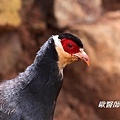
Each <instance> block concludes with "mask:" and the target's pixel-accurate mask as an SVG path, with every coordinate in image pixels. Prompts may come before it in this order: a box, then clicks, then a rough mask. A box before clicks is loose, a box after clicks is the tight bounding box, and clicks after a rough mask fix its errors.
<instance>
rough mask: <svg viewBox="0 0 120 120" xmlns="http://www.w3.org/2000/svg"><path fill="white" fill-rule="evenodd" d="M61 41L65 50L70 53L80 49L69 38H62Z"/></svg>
mask: <svg viewBox="0 0 120 120" xmlns="http://www.w3.org/2000/svg"><path fill="white" fill-rule="evenodd" d="M61 43H62V46H63V49H64V50H65V52H68V53H69V54H71V55H72V54H75V53H78V52H79V51H80V50H79V49H80V48H79V47H78V46H77V44H76V43H74V42H73V41H72V40H70V39H66V38H63V39H62V41H61Z"/></svg>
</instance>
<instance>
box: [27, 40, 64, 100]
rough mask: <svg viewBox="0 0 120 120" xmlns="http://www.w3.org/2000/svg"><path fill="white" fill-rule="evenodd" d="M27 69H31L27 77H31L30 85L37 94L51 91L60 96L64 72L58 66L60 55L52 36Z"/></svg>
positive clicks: (55, 95) (52, 94) (54, 96)
mask: <svg viewBox="0 0 120 120" xmlns="http://www.w3.org/2000/svg"><path fill="white" fill-rule="evenodd" d="M27 71H29V76H27V78H28V79H29V78H30V79H31V82H30V83H29V84H30V85H29V87H30V89H32V90H33V91H34V92H35V94H40V96H41V92H39V91H43V93H45V94H49V93H50V94H51V95H50V96H53V98H54V99H55V98H56V97H57V96H58V94H59V90H60V88H61V85H62V80H61V79H62V74H61V73H60V71H59V68H58V55H57V52H56V49H55V45H54V41H53V40H52V39H51V38H50V40H48V41H47V42H46V43H45V44H44V45H43V46H42V48H41V49H40V50H39V51H38V53H37V56H36V58H35V60H34V62H33V64H32V65H31V66H30V67H28V68H27V69H26V71H25V72H27ZM50 90H51V92H50ZM43 95H44V94H43ZM37 96H39V95H37ZM48 96H49V95H48Z"/></svg>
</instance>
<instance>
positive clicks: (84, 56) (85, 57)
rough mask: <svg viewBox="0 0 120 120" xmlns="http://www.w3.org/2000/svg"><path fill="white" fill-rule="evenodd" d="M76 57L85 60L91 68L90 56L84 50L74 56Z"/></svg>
mask: <svg viewBox="0 0 120 120" xmlns="http://www.w3.org/2000/svg"><path fill="white" fill-rule="evenodd" d="M74 55H75V56H77V57H79V58H80V59H81V60H83V61H84V62H85V63H86V64H87V65H88V66H90V60H89V57H88V55H87V54H86V53H85V52H84V50H82V51H80V52H79V53H76V54H74Z"/></svg>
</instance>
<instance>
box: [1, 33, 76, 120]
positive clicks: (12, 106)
mask: <svg viewBox="0 0 120 120" xmlns="http://www.w3.org/2000/svg"><path fill="white" fill-rule="evenodd" d="M62 35H64V34H61V36H60V35H59V36H52V37H50V38H49V39H48V41H46V42H45V44H44V45H43V46H42V47H41V49H40V50H39V51H38V53H37V55H36V58H35V60H34V62H33V63H32V64H31V65H30V66H29V67H27V69H26V70H25V71H24V72H23V73H20V74H19V75H18V76H17V77H16V78H15V79H11V80H7V81H4V82H2V83H1V84H0V120H53V115H54V109H55V105H56V100H57V97H58V95H59V91H60V89H61V86H62V83H63V73H62V71H63V68H64V67H65V65H67V64H69V63H71V62H73V61H77V60H78V57H77V56H75V55H74V56H73V55H71V54H69V53H67V52H65V50H64V47H62V46H63V45H62V43H61V42H60V41H61V39H62V38H60V37H62ZM66 35H70V36H72V35H71V34H68V33H66ZM66 35H64V37H65V36H66ZM73 37H74V36H73ZM67 38H68V37H67ZM75 54H76V53H75ZM70 57H71V59H70ZM67 60H68V61H67Z"/></svg>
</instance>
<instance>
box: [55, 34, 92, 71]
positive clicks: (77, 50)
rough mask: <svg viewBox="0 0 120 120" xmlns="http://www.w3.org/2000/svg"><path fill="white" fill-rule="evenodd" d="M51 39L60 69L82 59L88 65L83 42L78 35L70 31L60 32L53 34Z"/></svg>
mask: <svg viewBox="0 0 120 120" xmlns="http://www.w3.org/2000/svg"><path fill="white" fill-rule="evenodd" d="M53 40H54V43H55V48H56V51H57V53H58V57H59V61H58V65H59V68H60V69H62V68H64V67H65V66H66V65H67V64H70V63H72V62H75V61H78V60H83V61H84V62H85V63H86V64H87V65H88V66H90V61H89V57H88V55H87V54H86V53H85V51H84V49H83V44H82V42H81V40H80V39H79V38H78V37H76V36H74V35H72V34H70V33H62V34H60V35H55V36H53Z"/></svg>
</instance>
